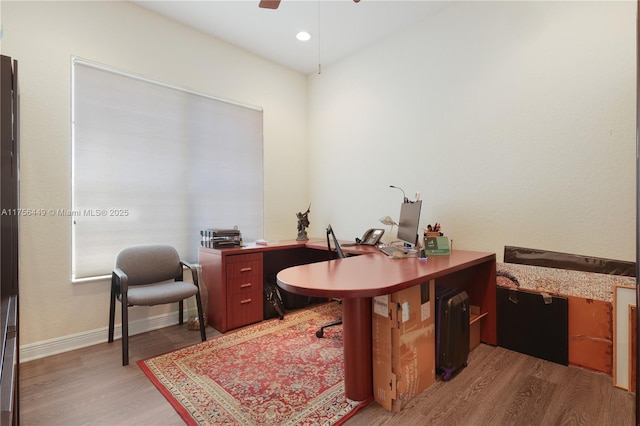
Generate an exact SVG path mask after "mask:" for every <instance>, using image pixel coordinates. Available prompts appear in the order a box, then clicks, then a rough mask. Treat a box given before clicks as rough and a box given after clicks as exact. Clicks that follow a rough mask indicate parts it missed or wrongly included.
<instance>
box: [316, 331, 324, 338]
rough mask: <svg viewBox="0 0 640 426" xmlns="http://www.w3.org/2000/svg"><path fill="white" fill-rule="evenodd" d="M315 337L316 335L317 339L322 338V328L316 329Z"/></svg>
mask: <svg viewBox="0 0 640 426" xmlns="http://www.w3.org/2000/svg"><path fill="white" fill-rule="evenodd" d="M316 337H317V338H318V339H321V338H323V337H324V330H323V329H320V330H318V331H316Z"/></svg>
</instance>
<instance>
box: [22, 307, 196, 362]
mask: <svg viewBox="0 0 640 426" xmlns="http://www.w3.org/2000/svg"><path fill="white" fill-rule="evenodd" d="M188 315H189V313H188V312H187V310H185V311H184V318H185V321H186V320H187V318H189V316H188ZM175 324H178V313H177V312H170V313H167V314H162V315H157V316H154V317H149V318H144V319H140V320H136V321H129V335H130V336H133V335H134V334H140V333H144V332H147V331H151V330H157V329H159V328H164V327H168V326H171V325H175ZM108 333H109V329H108V327H104V328H100V329H96V330H90V331H86V332H82V333H76V334H70V335H68V336H62V337H56V338H55V339H49V340H43V341H41V342H35V343H29V344H26V345H22V346H20V362H21V363H23V362H27V361H32V360H34V359H39V358H44V357H47V356H51V355H56V354H59V353H63V352H68V351H72V350H75V349H80V348H86V347H87V346H93V345H97V344H98V343H105V342H106V341H107V340H108ZM121 337H122V327H121V325H120V324H116V326H115V329H114V339H120V338H121Z"/></svg>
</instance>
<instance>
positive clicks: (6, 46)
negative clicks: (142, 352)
mask: <svg viewBox="0 0 640 426" xmlns="http://www.w3.org/2000/svg"><path fill="white" fill-rule="evenodd" d="M2 20H3V29H4V35H3V39H2V50H3V54H6V55H10V56H12V57H14V58H15V59H18V61H19V79H20V95H21V97H20V107H21V123H20V130H21V134H20V136H21V170H20V173H21V175H20V177H21V192H20V197H21V200H20V202H21V207H22V208H24V209H40V208H44V209H49V208H53V209H70V208H71V144H70V70H71V56H72V55H77V56H80V57H82V58H86V59H89V60H92V61H96V62H100V63H104V64H108V65H110V66H113V67H116V68H120V69H124V70H128V71H131V72H135V73H139V74H142V75H146V76H149V77H151V78H154V79H158V80H161V81H166V82H170V83H173V84H177V85H182V86H185V87H189V88H192V89H195V90H198V91H201V92H203V93H207V94H210V95H213V96H218V97H221V98H225V99H230V100H235V101H238V102H241V103H246V104H252V105H257V106H261V107H263V108H264V146H265V234H266V235H265V236H266V237H267V238H271V239H279V238H295V236H296V232H297V231H296V225H297V221H296V217H295V213H296V212H297V211H300V210H301V209H303V208H305V207H306V205H307V203H308V197H307V173H306V163H305V159H306V158H307V153H306V150H307V148H306V128H307V125H306V120H307V114H306V77H305V76H303V75H301V74H299V73H297V72H293V71H291V70H288V69H285V68H284V67H281V66H279V65H276V64H273V63H271V62H268V61H266V60H264V59H261V58H259V57H256V56H254V55H252V54H249V53H247V52H245V51H242V50H240V49H237V48H235V47H232V46H230V45H228V44H226V43H223V42H220V41H217V40H215V39H212V38H211V37H208V36H205V35H204V34H202V33H200V32H196V31H193V30H190V29H187V28H186V27H183V26H181V25H178V24H176V23H173V22H171V21H169V20H166V19H164V18H162V17H160V16H158V15H155V14H152V13H150V12H148V11H146V10H144V9H142V8H140V7H138V6H136V5H133V4H130V3H128V2H49V1H45V2H11V1H9V2H8V1H3V2H2ZM123 154H124V153H123ZM239 165H240V166H241V165H242V164H241V163H240V164H239ZM293 177H295V178H293ZM283 188H286V191H283ZM213 225H215V224H212V226H213ZM20 232H21V234H20V238H21V240H20V326H21V330H20V332H21V335H20V338H21V345H22V346H23V347H25V346H26V347H29V345H31V344H36V343H38V342H47V344H49V345H50V346H52V347H55V342H54V341H55V340H56V339H59V338H64V337H65V336H76V337H78V336H79V335H82V334H83V333H87V332H90V331H95V330H98V331H100V330H103V329H104V330H106V326H107V320H108V305H109V282H108V281H106V280H105V281H99V282H90V283H82V284H73V283H71V223H70V218H68V217H66V218H65V217H23V218H21V223H20ZM173 309H174V310H175V308H173ZM118 312H119V307H118ZM165 312H168V307H166V306H163V307H155V308H152V309H147V308H136V309H135V310H132V315H133V318H132V320H133V321H135V320H136V319H139V318H146V317H148V316H158V315H160V316H161V315H162V314H163V313H165ZM176 319H177V316H176ZM96 336H97V338H99V339H101V341H105V340H106V331H104V332H102V331H100V332H99V333H97V334H96ZM78 338H79V339H80V340H81V338H80V337H78ZM71 340H73V339H71ZM54 351H55V349H54Z"/></svg>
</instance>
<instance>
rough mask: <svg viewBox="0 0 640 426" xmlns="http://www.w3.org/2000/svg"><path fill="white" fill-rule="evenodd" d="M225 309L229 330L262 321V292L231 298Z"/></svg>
mask: <svg viewBox="0 0 640 426" xmlns="http://www.w3.org/2000/svg"><path fill="white" fill-rule="evenodd" d="M227 309H228V311H227V312H228V319H229V329H233V328H238V327H242V326H244V325H247V324H253V323H254V322H259V321H262V319H263V318H262V316H263V314H262V290H260V291H259V292H258V291H254V292H249V293H245V294H236V295H233V296H231V298H230V300H229V304H228V306H227Z"/></svg>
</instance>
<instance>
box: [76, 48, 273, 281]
mask: <svg viewBox="0 0 640 426" xmlns="http://www.w3.org/2000/svg"><path fill="white" fill-rule="evenodd" d="M72 68H73V72H72V75H73V77H72V80H73V81H72V91H73V93H72V146H73V148H72V150H73V161H72V163H73V177H72V180H73V199H72V200H73V201H72V204H73V205H72V210H71V212H70V215H71V216H72V217H71V219H72V221H73V222H72V223H73V231H72V235H73V243H72V246H73V256H72V257H73V267H72V269H73V279H74V280H78V279H82V278H88V277H94V276H101V275H105V274H110V272H111V269H112V268H113V264H114V261H115V257H116V255H117V253H118V252H119V251H120V250H121V249H123V248H124V247H127V246H132V245H139V244H170V245H173V246H174V247H175V248H176V249H177V250H178V252H179V253H180V255H181V257H182V258H183V259H186V260H189V261H192V262H195V261H197V257H198V255H197V251H198V247H199V245H200V230H201V229H206V228H213V227H217V228H231V227H233V226H236V225H237V226H238V228H239V229H240V231H241V232H242V236H243V239H244V240H245V241H251V240H256V239H258V238H262V237H263V229H264V220H263V215H264V214H263V199H264V197H263V148H262V111H261V110H260V109H258V108H254V107H248V106H245V105H240V104H237V103H232V102H228V101H224V100H220V99H217V98H214V97H211V96H207V95H203V94H199V93H196V92H193V91H189V90H186V89H184V88H180V87H175V86H171V85H168V84H164V83H160V82H156V81H152V80H150V79H147V78H143V77H140V76H136V75H132V74H127V73H124V72H121V71H116V70H112V69H109V68H107V67H104V66H99V65H97V64H93V63H91V62H88V61H85V60H81V59H78V58H74V59H73V61H72Z"/></svg>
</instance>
